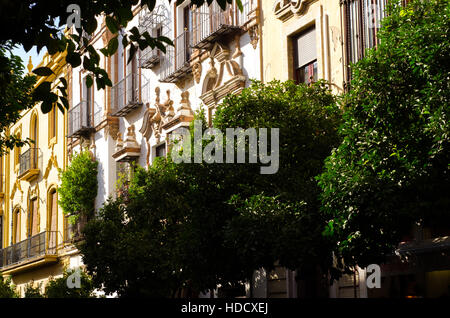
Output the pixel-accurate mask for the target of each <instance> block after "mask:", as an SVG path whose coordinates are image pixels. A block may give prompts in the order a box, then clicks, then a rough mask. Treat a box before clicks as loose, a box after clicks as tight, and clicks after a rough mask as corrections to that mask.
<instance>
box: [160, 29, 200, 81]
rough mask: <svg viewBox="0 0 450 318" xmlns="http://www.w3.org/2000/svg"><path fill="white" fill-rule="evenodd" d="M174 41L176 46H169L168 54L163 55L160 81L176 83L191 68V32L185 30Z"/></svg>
mask: <svg viewBox="0 0 450 318" xmlns="http://www.w3.org/2000/svg"><path fill="white" fill-rule="evenodd" d="M173 43H174V45H175V47H172V46H168V47H167V51H166V54H165V55H163V56H162V63H161V76H160V78H161V80H160V81H161V82H164V83H174V82H176V81H177V80H178V79H180V78H181V77H183V76H185V75H186V74H187V73H188V72H189V71H190V70H191V65H190V62H189V61H190V58H191V54H192V48H191V46H192V37H191V33H190V32H189V31H184V32H183V33H181V34H180V35H179V36H177V38H176V39H175V40H174V41H173Z"/></svg>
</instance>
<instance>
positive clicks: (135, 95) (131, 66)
mask: <svg viewBox="0 0 450 318" xmlns="http://www.w3.org/2000/svg"><path fill="white" fill-rule="evenodd" d="M129 54H130V50H128V56H129ZM137 54H138V52H136V53H135V54H134V56H133V58H132V59H131V61H130V63H128V64H127V83H126V85H127V93H126V97H125V104H126V105H128V104H130V103H136V102H138V101H139V76H138V67H137ZM127 62H128V61H127Z"/></svg>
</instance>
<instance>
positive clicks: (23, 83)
mask: <svg viewBox="0 0 450 318" xmlns="http://www.w3.org/2000/svg"><path fill="white" fill-rule="evenodd" d="M12 49H13V45H12V44H11V43H10V42H6V43H5V44H1V43H0V114H1V115H0V155H2V154H4V153H5V151H7V149H14V147H16V146H17V147H21V146H23V145H24V144H25V143H29V142H30V140H21V139H20V138H19V136H15V135H14V134H9V135H8V134H7V129H8V128H9V127H10V126H11V125H12V124H14V123H15V122H16V121H17V120H18V119H19V118H20V113H21V111H22V110H26V109H29V108H31V107H33V105H34V103H33V102H32V97H31V92H32V88H33V85H34V83H35V80H36V79H35V77H34V76H30V75H25V76H24V73H23V64H22V60H21V59H20V57H18V56H15V55H13V54H12V53H11V50H12Z"/></svg>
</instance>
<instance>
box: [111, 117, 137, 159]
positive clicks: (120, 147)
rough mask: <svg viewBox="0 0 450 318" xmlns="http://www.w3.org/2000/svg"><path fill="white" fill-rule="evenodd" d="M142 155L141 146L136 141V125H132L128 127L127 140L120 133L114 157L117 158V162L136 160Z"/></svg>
mask: <svg viewBox="0 0 450 318" xmlns="http://www.w3.org/2000/svg"><path fill="white" fill-rule="evenodd" d="M140 155H141V147H140V146H139V144H138V143H137V141H136V132H135V127H134V125H131V126H130V127H128V129H127V135H126V138H125V141H122V136H121V134H120V133H119V136H118V137H117V142H116V148H115V153H114V154H113V158H114V159H116V161H117V162H129V161H134V160H136V159H137V158H139V156H140Z"/></svg>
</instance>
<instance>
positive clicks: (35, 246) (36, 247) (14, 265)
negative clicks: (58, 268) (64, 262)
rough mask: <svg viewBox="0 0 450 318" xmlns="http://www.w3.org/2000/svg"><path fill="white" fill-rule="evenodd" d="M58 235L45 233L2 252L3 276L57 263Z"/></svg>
mask: <svg viewBox="0 0 450 318" xmlns="http://www.w3.org/2000/svg"><path fill="white" fill-rule="evenodd" d="M58 235H59V232H56V231H45V232H42V233H39V234H37V235H34V236H30V237H28V238H27V239H26V240H23V241H21V242H19V243H16V244H13V245H11V246H8V247H6V248H4V249H2V250H0V270H1V271H2V274H3V275H11V274H14V273H17V272H19V271H25V270H27V269H30V268H35V267H38V266H42V265H45V264H48V263H54V262H57V252H56V247H57V244H58V242H57V239H58Z"/></svg>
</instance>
